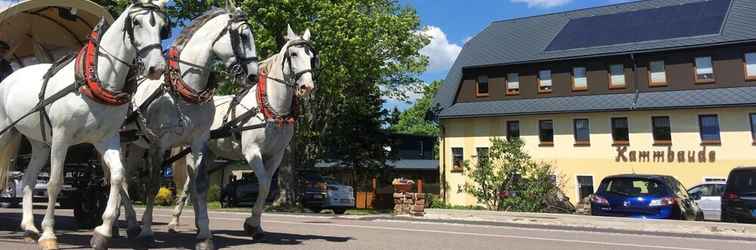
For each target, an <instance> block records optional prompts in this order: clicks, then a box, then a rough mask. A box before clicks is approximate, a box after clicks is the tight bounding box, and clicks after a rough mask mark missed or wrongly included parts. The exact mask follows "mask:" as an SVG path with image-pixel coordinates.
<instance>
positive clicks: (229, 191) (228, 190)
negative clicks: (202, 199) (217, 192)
mask: <svg viewBox="0 0 756 250" xmlns="http://www.w3.org/2000/svg"><path fill="white" fill-rule="evenodd" d="M259 192H260V186H259V182H258V181H257V177H255V176H254V175H244V176H243V177H242V178H241V179H240V180H236V181H233V182H231V183H229V184H226V186H225V187H223V190H222V191H221V206H222V207H236V206H239V205H254V204H255V202H256V201H257V195H258V193H259ZM277 194H278V182H277V181H275V178H274V180H273V181H272V183H271V185H270V192H269V193H268V197H267V198H266V201H268V202H271V201H273V200H274V199H275V197H276V195H277Z"/></svg>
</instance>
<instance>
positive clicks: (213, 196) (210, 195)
mask: <svg viewBox="0 0 756 250" xmlns="http://www.w3.org/2000/svg"><path fill="white" fill-rule="evenodd" d="M220 198H221V188H220V186H218V185H211V186H210V188H208V189H207V201H208V202H214V201H220Z"/></svg>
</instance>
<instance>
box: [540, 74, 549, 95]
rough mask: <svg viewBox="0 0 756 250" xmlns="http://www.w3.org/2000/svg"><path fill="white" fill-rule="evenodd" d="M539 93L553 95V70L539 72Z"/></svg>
mask: <svg viewBox="0 0 756 250" xmlns="http://www.w3.org/2000/svg"><path fill="white" fill-rule="evenodd" d="M538 93H551V70H541V71H539V72H538Z"/></svg>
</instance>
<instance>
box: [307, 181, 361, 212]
mask: <svg viewBox="0 0 756 250" xmlns="http://www.w3.org/2000/svg"><path fill="white" fill-rule="evenodd" d="M304 181H305V183H304V186H305V189H304V195H303V196H302V204H304V206H305V207H306V208H307V209H310V210H312V211H313V212H315V213H320V211H322V210H323V209H331V210H333V213H335V214H344V213H345V212H346V210H347V209H350V208H354V205H355V200H354V190H353V189H352V187H351V186H348V185H344V184H341V183H339V182H337V181H335V180H333V179H331V178H327V177H323V176H317V175H309V176H305V177H304Z"/></svg>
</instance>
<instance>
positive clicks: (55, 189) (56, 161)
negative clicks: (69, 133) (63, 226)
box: [38, 131, 70, 250]
mask: <svg viewBox="0 0 756 250" xmlns="http://www.w3.org/2000/svg"><path fill="white" fill-rule="evenodd" d="M63 135H65V131H55V133H54V134H53V137H52V146H51V148H50V180H49V181H48V182H47V210H46V211H45V218H44V219H43V220H42V236H41V237H40V238H39V240H38V244H39V246H40V247H41V248H42V249H44V250H51V249H58V239H57V237H55V230H54V228H55V204H56V203H57V201H58V194H59V193H60V189H61V188H62V187H63V165H64V163H65V161H66V153H67V152H68V146H69V145H70V143H69V142H68V141H66V140H65V139H64V138H61V137H60V136H63Z"/></svg>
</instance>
